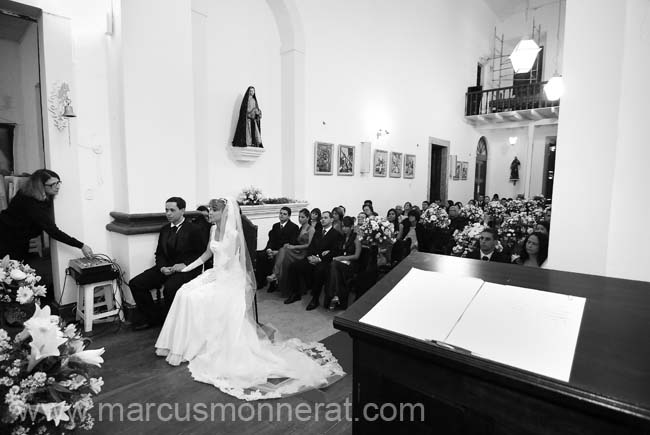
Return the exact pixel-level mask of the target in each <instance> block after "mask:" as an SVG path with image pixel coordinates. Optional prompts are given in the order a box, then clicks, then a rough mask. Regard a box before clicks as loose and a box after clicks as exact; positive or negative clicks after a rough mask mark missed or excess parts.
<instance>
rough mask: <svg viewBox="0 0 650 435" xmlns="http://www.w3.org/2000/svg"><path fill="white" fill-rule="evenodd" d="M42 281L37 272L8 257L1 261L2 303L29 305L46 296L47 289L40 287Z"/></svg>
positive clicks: (0, 291)
mask: <svg viewBox="0 0 650 435" xmlns="http://www.w3.org/2000/svg"><path fill="white" fill-rule="evenodd" d="M40 280H41V277H40V276H37V275H36V271H35V270H34V269H32V268H31V267H29V265H28V264H23V263H21V262H19V261H17V260H11V259H10V258H9V256H8V255H7V256H6V257H5V258H3V259H2V261H0V302H5V303H9V302H18V303H20V304H28V303H32V302H36V301H38V298H41V297H43V296H45V293H46V291H47V289H46V288H45V286H44V285H38V283H39V281H40Z"/></svg>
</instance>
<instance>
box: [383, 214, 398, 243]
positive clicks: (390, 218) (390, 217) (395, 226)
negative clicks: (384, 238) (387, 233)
mask: <svg viewBox="0 0 650 435" xmlns="http://www.w3.org/2000/svg"><path fill="white" fill-rule="evenodd" d="M386 220H387V221H388V222H390V223H391V224H393V230H394V231H395V237H397V234H398V233H399V221H398V220H397V210H395V209H394V208H391V209H390V210H388V212H387V213H386Z"/></svg>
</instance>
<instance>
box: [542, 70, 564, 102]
mask: <svg viewBox="0 0 650 435" xmlns="http://www.w3.org/2000/svg"><path fill="white" fill-rule="evenodd" d="M544 93H545V94H546V98H548V99H549V101H555V100H559V99H560V97H561V96H562V94H563V93H564V80H563V79H562V76H559V75H557V74H556V75H554V76H553V77H551V80H549V81H548V83H546V84H545V85H544Z"/></svg>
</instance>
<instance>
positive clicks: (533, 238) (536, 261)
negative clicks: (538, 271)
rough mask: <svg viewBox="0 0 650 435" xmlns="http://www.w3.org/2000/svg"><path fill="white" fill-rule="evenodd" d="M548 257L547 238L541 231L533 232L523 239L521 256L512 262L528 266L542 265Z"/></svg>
mask: <svg viewBox="0 0 650 435" xmlns="http://www.w3.org/2000/svg"><path fill="white" fill-rule="evenodd" d="M546 257H548V238H547V237H546V236H545V235H544V234H543V233H538V232H534V233H532V234H529V235H528V236H527V237H526V239H525V240H524V249H523V250H522V251H521V256H520V257H519V258H517V259H515V261H514V263H516V264H521V265H522V266H529V267H544V263H545V262H546Z"/></svg>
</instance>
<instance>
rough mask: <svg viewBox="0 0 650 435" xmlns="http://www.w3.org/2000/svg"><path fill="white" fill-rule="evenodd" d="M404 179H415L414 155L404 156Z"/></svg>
mask: <svg viewBox="0 0 650 435" xmlns="http://www.w3.org/2000/svg"><path fill="white" fill-rule="evenodd" d="M404 178H415V155H414V154H404Z"/></svg>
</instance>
